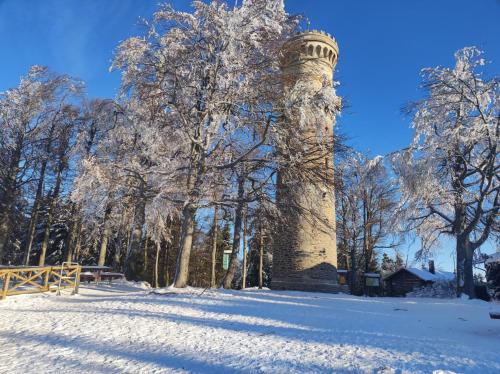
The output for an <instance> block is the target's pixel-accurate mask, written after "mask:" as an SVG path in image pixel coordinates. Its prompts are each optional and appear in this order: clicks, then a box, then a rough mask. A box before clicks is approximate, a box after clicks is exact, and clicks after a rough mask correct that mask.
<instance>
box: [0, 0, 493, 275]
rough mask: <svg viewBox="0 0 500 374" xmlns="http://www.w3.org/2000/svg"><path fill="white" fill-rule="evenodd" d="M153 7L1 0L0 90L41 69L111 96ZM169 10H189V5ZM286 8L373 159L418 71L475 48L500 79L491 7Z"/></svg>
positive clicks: (326, 2)
mask: <svg viewBox="0 0 500 374" xmlns="http://www.w3.org/2000/svg"><path fill="white" fill-rule="evenodd" d="M158 3H159V0H44V1H41V0H0V61H1V68H0V91H2V90H4V89H6V88H9V87H13V86H15V85H17V83H18V81H19V78H20V77H21V76H22V75H23V74H25V73H26V71H27V70H28V68H29V66H30V65H33V64H39V65H47V66H49V67H50V68H52V69H53V70H55V71H57V72H61V73H68V74H70V75H73V76H76V77H79V78H81V79H83V80H84V81H85V82H86V84H87V92H88V94H89V95H90V96H93V97H110V96H111V97H112V96H114V95H115V94H116V93H117V90H118V87H119V78H120V77H119V74H118V73H116V72H115V73H110V72H109V66H110V62H111V59H112V56H113V50H114V48H115V47H116V46H117V44H118V43H119V42H120V41H121V40H124V39H126V38H127V37H129V36H132V35H137V34H140V33H141V31H142V30H141V27H140V25H139V22H138V19H139V17H146V18H148V17H150V16H151V14H152V13H153V11H154V10H155V9H156V8H157V4H158ZM170 3H172V4H174V6H176V7H177V8H181V9H187V8H188V7H189V3H190V1H188V0H173V1H170ZM286 6H287V9H288V11H289V12H292V13H302V14H304V15H305V16H307V17H308V18H309V19H310V22H311V29H322V30H325V31H327V32H329V33H330V34H332V35H333V36H334V37H335V38H336V39H337V42H338V44H339V47H340V60H339V64H338V66H337V71H336V73H335V78H336V79H337V80H339V81H340V83H341V85H340V88H339V93H340V94H341V95H342V96H343V97H345V99H346V100H347V101H348V102H349V104H350V107H349V108H348V110H347V111H346V112H345V113H344V114H343V115H342V117H341V118H340V120H339V122H338V125H339V126H340V128H341V129H342V130H343V132H345V133H346V134H347V135H348V136H349V137H351V143H352V144H353V145H354V146H355V147H357V148H358V149H359V150H362V151H369V152H370V154H371V155H377V154H386V153H388V152H391V151H394V150H397V149H399V148H402V147H404V146H406V145H407V144H408V143H409V141H410V138H411V130H410V129H409V119H408V118H405V117H404V116H403V115H402V114H401V110H400V109H401V107H402V106H403V105H404V104H405V103H406V102H408V101H409V100H413V99H417V98H418V97H419V96H420V95H421V92H420V91H419V89H418V84H419V71H420V69H422V68H423V67H429V66H436V65H452V64H453V53H454V51H456V50H457V49H459V48H462V47H464V46H470V45H477V46H479V47H480V48H482V49H483V50H484V51H485V52H486V59H487V60H491V61H493V62H492V64H490V65H489V66H488V70H489V71H490V72H491V73H492V74H498V73H499V72H500V21H499V20H500V1H499V0H474V1H471V0H419V1H402V0H379V1H373V0H355V1H354V0H314V1H313V0H286ZM447 257H448V256H447ZM441 262H442V263H443V265H444V264H445V263H446V264H447V265H446V267H449V265H451V264H450V263H449V260H447V259H446V258H443V259H442V260H441ZM438 263H439V262H438Z"/></svg>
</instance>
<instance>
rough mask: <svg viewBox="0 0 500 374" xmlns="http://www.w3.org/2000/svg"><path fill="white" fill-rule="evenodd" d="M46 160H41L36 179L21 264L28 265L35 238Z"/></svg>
mask: <svg viewBox="0 0 500 374" xmlns="http://www.w3.org/2000/svg"><path fill="white" fill-rule="evenodd" d="M47 161H48V160H47V159H45V160H43V162H42V166H41V168H40V178H39V179H38V186H37V188H36V194H35V201H34V202H33V207H32V208H31V217H30V222H29V225H28V233H27V238H26V245H25V247H24V259H23V263H24V264H25V265H29V262H30V255H31V248H32V246H33V239H34V237H35V229H36V224H37V220H38V209H39V207H40V200H41V198H42V191H43V183H44V181H45V170H46V168H47Z"/></svg>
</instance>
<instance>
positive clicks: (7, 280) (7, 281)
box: [0, 271, 10, 299]
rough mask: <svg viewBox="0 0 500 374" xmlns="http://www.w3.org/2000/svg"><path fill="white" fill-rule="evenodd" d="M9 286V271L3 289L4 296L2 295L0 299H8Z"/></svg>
mask: <svg viewBox="0 0 500 374" xmlns="http://www.w3.org/2000/svg"><path fill="white" fill-rule="evenodd" d="M9 284H10V271H7V273H5V278H4V283H3V289H2V294H1V295H0V299H5V298H6V297H7V291H9Z"/></svg>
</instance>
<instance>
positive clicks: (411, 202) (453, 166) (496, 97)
mask: <svg viewBox="0 0 500 374" xmlns="http://www.w3.org/2000/svg"><path fill="white" fill-rule="evenodd" d="M484 65H485V60H484V58H483V54H482V52H481V51H479V50H478V49H477V48H475V47H469V48H464V49H462V50H459V51H458V52H456V53H455V66H454V67H453V68H448V67H436V68H428V69H424V70H423V71H422V76H423V85H422V86H423V89H424V90H425V93H426V95H425V97H424V98H423V99H422V100H420V101H418V102H416V103H414V104H412V105H411V106H410V110H411V111H412V112H413V113H414V117H413V123H412V127H413V129H414V131H415V133H414V138H413V142H412V143H411V144H410V147H409V149H408V150H406V151H404V152H402V153H401V154H399V155H398V156H397V157H395V166H396V171H397V172H398V174H399V175H400V179H401V186H402V197H403V201H404V203H405V208H406V209H408V210H407V212H408V214H409V218H410V220H412V222H414V223H415V227H416V230H417V233H418V234H419V236H420V237H421V238H422V242H423V247H424V249H423V251H426V250H429V249H430V248H431V247H432V246H433V245H434V244H436V242H437V240H438V239H439V238H440V237H441V236H442V235H443V234H444V235H448V236H452V237H453V238H454V239H455V241H456V256H457V280H458V284H457V288H458V294H460V293H462V292H464V293H466V294H467V295H469V296H470V297H474V283H473V256H474V252H475V251H476V250H477V249H478V248H479V247H480V246H481V245H482V244H483V243H485V242H486V241H487V240H488V238H491V236H492V234H494V233H495V232H498V212H499V209H500V203H499V193H500V183H499V182H500V181H499V178H500V174H499V170H500V162H499V161H500V160H499V147H498V140H499V131H500V82H499V79H498V78H493V79H487V78H485V77H484V75H483V72H482V70H483V66H484Z"/></svg>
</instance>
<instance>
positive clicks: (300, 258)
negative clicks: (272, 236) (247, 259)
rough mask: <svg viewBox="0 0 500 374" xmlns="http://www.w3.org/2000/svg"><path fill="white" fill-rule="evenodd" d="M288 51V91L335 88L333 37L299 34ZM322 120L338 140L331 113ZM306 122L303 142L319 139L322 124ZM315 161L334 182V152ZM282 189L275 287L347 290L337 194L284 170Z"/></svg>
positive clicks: (285, 72)
mask: <svg viewBox="0 0 500 374" xmlns="http://www.w3.org/2000/svg"><path fill="white" fill-rule="evenodd" d="M283 48H284V50H283V53H282V55H283V59H282V62H281V69H282V74H283V83H284V87H285V90H287V89H290V88H291V87H293V86H294V85H295V84H296V83H297V82H300V83H304V84H305V85H306V87H310V88H312V89H313V90H319V89H321V88H322V86H323V84H324V82H325V79H326V80H327V82H328V84H330V85H332V84H333V70H334V69H335V65H336V64H337V58H338V53H339V49H338V46H337V43H336V42H335V40H334V39H333V38H332V37H331V36H330V35H328V34H326V33H324V32H320V31H307V32H303V33H299V34H297V35H296V36H294V37H293V38H291V39H290V40H289V41H288V42H287V43H285V45H284V47H283ZM306 111H307V109H306ZM287 121H288V124H287V125H291V126H299V125H298V124H297V123H296V122H297V120H296V119H294V118H287ZM320 121H321V122H322V123H321V124H320V125H321V126H322V127H323V128H324V129H325V130H326V133H327V134H328V136H330V137H331V138H330V139H331V140H332V141H333V123H334V118H332V117H330V116H328V115H326V114H325V116H324V119H323V118H321V119H320ZM306 122H307V123H306V126H305V128H304V129H303V130H301V133H300V134H301V138H302V137H303V138H304V139H310V138H312V136H311V134H316V131H317V126H318V120H317V118H316V119H315V123H309V122H308V121H306ZM303 127H304V126H303ZM313 136H314V135H313ZM314 162H320V163H321V167H320V170H322V171H323V172H324V175H326V176H327V178H328V179H329V178H332V179H333V149H332V150H331V151H327V152H326V153H324V156H322V157H321V158H320V159H319V160H317V161H316V160H315V161H314ZM317 165H318V164H317ZM322 168H323V169H322ZM277 184H278V186H277V202H278V207H279V209H280V210H281V212H282V215H283V216H285V217H287V220H286V224H283V225H280V228H279V232H278V233H277V240H275V243H274V249H273V276H272V284H271V288H273V289H278V290H279V289H282V290H302V291H321V292H338V291H340V290H343V288H342V287H341V286H339V285H338V284H337V245H336V235H335V199H334V193H333V190H332V189H331V187H327V186H326V185H325V186H324V188H321V184H320V185H318V184H317V183H316V184H313V183H307V182H300V181H296V180H293V176H287V171H286V170H281V171H280V173H279V175H278V183H277ZM291 201H296V202H297V203H296V206H300V207H301V209H291V208H290V204H291Z"/></svg>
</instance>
